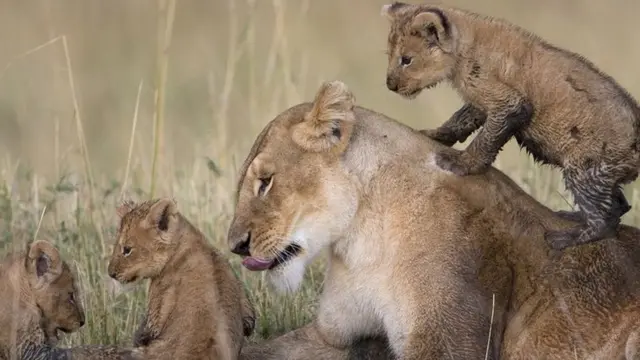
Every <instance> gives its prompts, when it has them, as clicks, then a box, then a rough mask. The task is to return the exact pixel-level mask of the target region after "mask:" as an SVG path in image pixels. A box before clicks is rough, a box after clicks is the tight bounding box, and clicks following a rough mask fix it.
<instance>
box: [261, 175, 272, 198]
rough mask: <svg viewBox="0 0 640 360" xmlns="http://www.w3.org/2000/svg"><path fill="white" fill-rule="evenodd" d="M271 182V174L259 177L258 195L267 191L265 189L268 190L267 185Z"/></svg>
mask: <svg viewBox="0 0 640 360" xmlns="http://www.w3.org/2000/svg"><path fill="white" fill-rule="evenodd" d="M272 182H273V176H267V177H264V178H260V187H259V188H258V195H259V196H262V195H264V194H265V193H266V192H267V190H269V187H270V186H271V183H272Z"/></svg>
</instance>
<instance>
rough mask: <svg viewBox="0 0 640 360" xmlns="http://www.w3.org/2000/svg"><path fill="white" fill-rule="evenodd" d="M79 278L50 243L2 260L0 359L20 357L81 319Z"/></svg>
mask: <svg viewBox="0 0 640 360" xmlns="http://www.w3.org/2000/svg"><path fill="white" fill-rule="evenodd" d="M79 300H80V298H79V294H78V289H77V282H76V278H75V276H74V274H73V273H72V272H71V270H70V268H69V265H68V264H67V263H66V262H65V261H64V260H63V259H61V257H60V253H59V252H58V250H57V249H56V247H55V246H54V245H53V244H51V243H50V242H48V241H45V240H37V241H34V242H33V243H31V244H30V245H29V246H28V249H27V251H26V252H22V253H15V254H10V255H9V256H7V258H6V259H5V260H4V261H3V263H2V264H0V304H1V306H2V309H0V329H1V330H0V358H4V359H14V358H15V357H16V356H18V357H20V356H23V355H24V351H25V348H28V347H34V346H40V345H50V346H53V345H55V344H56V343H57V342H58V339H59V336H60V335H61V332H74V331H76V330H78V329H79V328H80V327H82V325H83V324H84V321H85V314H84V309H83V308H82V305H81V304H80V302H79Z"/></svg>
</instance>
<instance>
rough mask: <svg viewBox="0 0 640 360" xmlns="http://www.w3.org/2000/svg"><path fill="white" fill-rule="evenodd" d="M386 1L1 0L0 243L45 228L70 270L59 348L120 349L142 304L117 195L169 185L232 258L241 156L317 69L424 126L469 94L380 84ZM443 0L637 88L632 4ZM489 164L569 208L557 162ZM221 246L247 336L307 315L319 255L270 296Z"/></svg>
mask: <svg viewBox="0 0 640 360" xmlns="http://www.w3.org/2000/svg"><path fill="white" fill-rule="evenodd" d="M385 3H386V1H384V0H349V1H339V0H314V1H310V0H237V1H233V0H215V1H204V0H178V1H176V2H173V3H172V2H167V1H166V0H108V1H107V0H56V1H54V0H0V246H2V249H5V250H6V249H8V248H9V247H11V246H23V245H22V244H24V242H25V241H27V240H29V239H32V238H34V236H35V237H38V238H46V239H49V240H51V241H53V242H54V243H55V244H56V245H57V246H58V247H59V248H60V249H61V250H62V252H63V254H64V256H65V257H66V259H68V260H69V261H72V262H73V263H74V264H75V269H76V271H77V273H78V276H79V278H80V280H81V284H82V289H83V301H84V304H85V306H86V309H87V314H88V323H87V324H86V325H85V326H84V327H83V328H82V329H81V330H80V331H79V332H77V333H76V334H73V335H71V336H68V337H67V340H66V341H65V343H66V344H67V345H69V344H78V343H126V344H128V343H130V341H131V336H132V333H133V331H134V329H135V327H136V325H137V323H138V319H139V317H140V315H141V313H142V311H143V309H144V299H145V286H137V287H135V288H134V289H132V290H131V291H127V292H124V293H117V292H112V291H110V289H111V283H110V282H109V281H108V280H106V264H107V261H108V258H109V255H110V251H111V245H112V243H113V241H114V240H115V239H114V235H115V230H116V226H117V219H116V215H115V205H116V204H117V203H118V201H119V200H120V199H121V198H122V197H129V198H133V199H146V198H148V197H150V196H173V197H174V198H175V199H176V200H177V201H178V206H179V207H180V209H181V211H182V212H183V213H185V214H186V215H187V216H188V217H189V218H190V219H191V220H192V221H193V222H194V223H195V224H196V225H197V226H198V227H200V228H201V229H203V230H204V231H205V232H206V234H207V235H208V236H209V237H210V239H211V240H212V242H213V243H215V244H216V245H217V246H218V247H219V248H220V249H221V250H222V251H223V252H225V253H226V254H228V255H229V254H230V252H229V251H228V249H227V247H226V245H225V244H226V243H225V236H226V231H227V226H228V223H229V221H230V218H231V216H232V211H233V201H232V194H233V191H234V189H235V181H236V178H237V169H238V167H239V166H240V164H241V162H242V161H243V160H244V157H245V156H246V154H247V152H248V150H249V148H250V146H251V144H252V142H253V140H254V139H255V136H256V135H257V133H258V132H259V131H260V130H261V128H262V127H263V126H264V125H265V124H266V123H267V122H268V121H269V120H271V119H272V118H273V117H274V116H276V115H277V114H278V113H279V112H281V111H283V110H284V109H286V108H287V107H289V106H292V105H294V104H297V103H299V102H302V101H310V100H312V98H313V95H314V94H315V91H316V89H317V88H318V86H319V84H320V83H321V82H322V81H325V80H333V79H339V80H342V81H344V82H346V83H347V85H348V86H349V87H350V88H351V90H352V91H353V92H354V94H355V95H356V98H357V101H358V103H359V104H360V105H363V106H366V107H370V108H372V109H374V110H376V111H379V112H382V113H385V114H387V115H389V116H391V117H394V118H396V119H398V120H400V121H402V122H404V123H406V124H408V125H410V126H413V127H417V128H430V127H436V126H437V125H439V124H440V123H442V122H443V121H445V120H446V119H447V118H448V117H449V116H450V115H451V113H452V112H454V111H455V110H457V109H458V107H459V106H461V105H462V103H461V101H460V100H459V98H458V97H457V96H456V94H455V93H454V92H453V90H452V89H451V88H450V87H448V86H446V85H441V86H439V87H438V88H436V89H434V90H431V91H428V92H425V93H423V94H422V95H421V96H420V97H419V98H418V99H416V100H415V101H407V100H404V99H402V98H400V97H399V96H398V95H396V94H393V93H391V92H390V91H388V90H387V89H386V86H385V82H384V79H385V71H386V66H387V57H386V55H385V54H384V51H385V48H386V40H387V31H388V22H387V20H386V19H384V18H382V17H381V16H380V15H379V12H380V7H381V6H382V5H383V4H385ZM449 3H450V4H452V5H456V6H461V7H465V8H468V9H472V10H476V11H479V12H483V13H486V14H489V15H493V16H497V17H504V18H506V19H509V20H511V21H513V22H515V23H517V24H520V25H521V26H523V27H525V28H527V29H529V30H532V31H534V32H536V33H538V34H539V35H541V36H543V37H544V38H546V39H548V40H549V41H550V42H552V43H554V44H556V45H559V46H562V47H566V48H569V49H570V50H573V51H576V52H578V53H581V54H583V55H585V56H587V57H588V58H590V59H591V60H592V61H593V62H594V63H596V64H597V65H598V66H599V67H600V68H601V69H603V70H604V71H606V72H608V73H609V74H611V75H612V76H614V77H615V78H616V79H617V80H618V81H619V82H620V83H621V84H622V85H623V86H624V87H626V88H627V89H629V90H630V91H631V93H632V94H634V95H636V96H640V73H639V72H637V71H636V69H637V67H638V64H639V63H640V46H638V42H637V40H635V34H636V33H637V32H638V30H640V25H638V24H639V23H638V22H637V19H636V18H637V16H636V14H637V13H638V11H640V3H637V4H636V3H633V2H629V1H625V0H612V1H609V2H595V1H590V0H563V1H555V0H553V1H552V0H538V1H535V2H534V1H528V0H494V1H488V0H484V1H471V0H450V1H449ZM163 69H166V72H164V71H163ZM156 95H157V97H156ZM466 144H468V141H467V143H465V144H462V145H457V147H459V148H463V147H464V146H466ZM495 165H496V166H497V167H499V168H501V169H502V170H504V171H505V172H506V173H507V174H509V175H510V176H512V177H513V178H514V179H515V180H516V181H517V182H518V183H519V184H520V185H521V186H523V187H524V189H525V190H526V191H528V192H529V193H531V194H532V195H533V196H535V197H536V198H537V199H538V200H540V201H541V202H543V203H545V204H547V205H549V206H551V207H552V208H554V209H558V208H567V207H568V203H567V200H568V201H569V202H571V199H570V197H568V195H567V193H566V191H565V190H564V186H563V185H562V182H561V178H560V176H559V173H558V171H557V170H554V169H550V168H543V167H540V166H537V165H534V164H533V162H532V161H531V159H530V158H529V157H528V156H527V155H526V154H525V153H524V152H523V151H520V150H519V148H518V147H517V146H516V145H515V144H514V141H512V142H510V143H509V144H508V145H507V146H505V148H504V150H503V151H502V152H501V153H500V155H499V157H498V160H497V162H496V164H495ZM634 185H635V186H636V188H637V183H636V184H634ZM625 192H626V194H627V196H628V197H629V199H630V201H632V202H633V210H632V211H631V212H630V213H628V214H627V215H626V216H625V217H624V221H625V222H626V223H632V224H638V223H639V222H640V221H639V219H640V215H638V214H639V212H638V209H640V200H639V197H640V194H639V193H638V192H636V191H634V188H633V186H628V187H627V188H626V189H625ZM229 258H230V261H231V262H232V263H233V265H234V267H235V268H236V269H237V271H238V275H239V276H240V277H241V278H242V279H243V280H244V281H245V282H246V284H247V288H248V290H249V291H250V293H251V297H252V299H253V302H254V305H255V307H256V310H257V312H258V324H257V331H256V334H255V336H254V339H259V338H266V337H270V336H275V335H277V334H280V333H282V332H284V331H287V330H289V329H291V328H294V327H298V326H300V325H302V324H304V323H306V322H307V321H309V319H310V317H311V316H313V314H314V311H315V304H316V295H317V294H318V292H319V290H320V289H321V286H322V271H323V262H322V259H319V260H318V261H317V262H316V263H315V264H314V266H312V267H311V269H310V271H308V272H307V275H306V277H307V281H306V282H305V285H304V287H303V289H302V290H301V291H300V292H298V293H296V294H292V295H287V296H280V295H276V294H275V293H274V292H272V291H270V290H269V289H268V287H267V285H266V283H265V281H264V278H263V276H262V275H261V274H256V273H249V272H248V271H245V270H244V269H242V268H241V267H240V266H239V259H238V258H237V257H235V256H229Z"/></svg>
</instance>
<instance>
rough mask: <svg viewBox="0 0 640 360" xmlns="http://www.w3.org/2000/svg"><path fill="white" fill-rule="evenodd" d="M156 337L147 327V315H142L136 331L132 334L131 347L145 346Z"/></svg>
mask: <svg viewBox="0 0 640 360" xmlns="http://www.w3.org/2000/svg"><path fill="white" fill-rule="evenodd" d="M157 336H158V334H154V333H153V332H152V331H151V329H149V327H148V326H147V314H144V315H143V316H142V319H141V321H140V325H139V326H138V329H136V331H135V332H134V333H133V346H134V347H139V346H147V345H149V343H151V341H152V340H155V338H156V337H157Z"/></svg>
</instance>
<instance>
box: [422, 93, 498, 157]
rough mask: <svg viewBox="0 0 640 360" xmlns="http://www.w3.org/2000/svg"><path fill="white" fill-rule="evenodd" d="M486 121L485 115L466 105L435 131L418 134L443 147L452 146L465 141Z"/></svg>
mask: <svg viewBox="0 0 640 360" xmlns="http://www.w3.org/2000/svg"><path fill="white" fill-rule="evenodd" d="M486 120H487V114H485V113H484V112H483V111H482V110H480V109H478V108H477V107H475V106H473V105H471V104H468V103H467V104H465V105H463V106H462V107H461V108H460V109H459V110H458V111H456V112H455V113H453V115H451V117H450V118H449V120H447V121H445V122H444V123H443V124H442V125H440V126H439V127H438V128H437V129H435V130H432V129H427V130H420V132H421V133H422V134H424V135H426V136H428V137H430V138H432V139H433V140H436V141H438V142H440V143H442V144H444V145H447V146H452V145H454V144H455V143H456V142H461V143H462V142H464V141H465V140H467V138H468V137H469V135H471V134H473V132H474V131H476V130H478V129H479V128H480V127H481V126H482V125H483V124H484V122H485V121H486Z"/></svg>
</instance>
